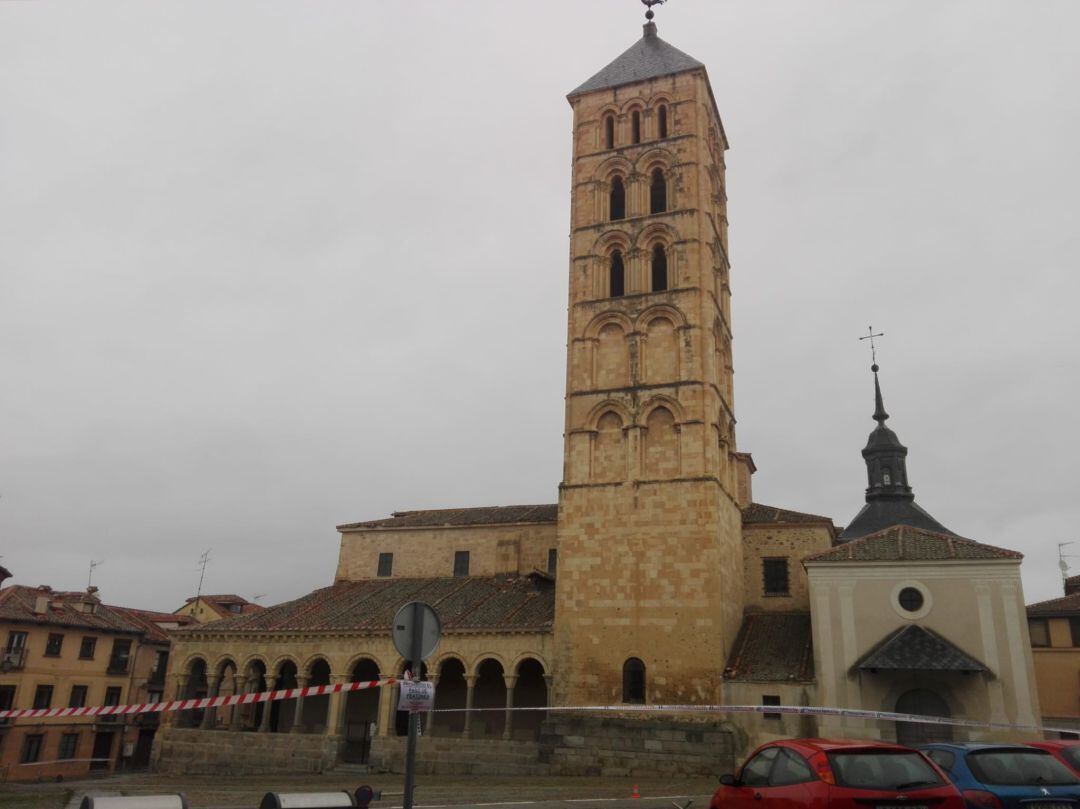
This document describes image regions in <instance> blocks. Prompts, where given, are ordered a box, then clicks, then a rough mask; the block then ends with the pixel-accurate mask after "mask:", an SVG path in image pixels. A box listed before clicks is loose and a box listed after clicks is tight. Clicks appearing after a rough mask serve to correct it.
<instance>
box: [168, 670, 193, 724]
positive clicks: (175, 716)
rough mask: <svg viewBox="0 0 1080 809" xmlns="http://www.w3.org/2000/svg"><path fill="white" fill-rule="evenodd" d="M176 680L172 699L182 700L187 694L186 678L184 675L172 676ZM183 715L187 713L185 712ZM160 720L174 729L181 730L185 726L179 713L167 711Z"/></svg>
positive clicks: (183, 719)
mask: <svg viewBox="0 0 1080 809" xmlns="http://www.w3.org/2000/svg"><path fill="white" fill-rule="evenodd" d="M173 677H174V678H175V679H176V690H175V691H173V696H172V698H173V699H183V698H184V695H185V694H186V693H187V684H188V676H187V675H186V674H174V675H173ZM184 713H187V712H186V711H185V712H184ZM162 719H163V720H164V722H165V724H167V725H173V726H174V727H178V728H182V727H185V726H186V722H185V718H184V717H182V716H181V713H180V712H179V711H168V712H167V713H164V714H163V715H162Z"/></svg>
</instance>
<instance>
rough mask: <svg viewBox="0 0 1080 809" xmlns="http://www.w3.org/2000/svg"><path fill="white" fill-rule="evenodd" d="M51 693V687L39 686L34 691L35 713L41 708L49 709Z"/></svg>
mask: <svg viewBox="0 0 1080 809" xmlns="http://www.w3.org/2000/svg"><path fill="white" fill-rule="evenodd" d="M52 692H53V687H52V686H51V685H39V686H38V687H37V688H36V689H34V710H36V711H37V710H41V709H42V708H51V707H52Z"/></svg>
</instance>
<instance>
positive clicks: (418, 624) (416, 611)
mask: <svg viewBox="0 0 1080 809" xmlns="http://www.w3.org/2000/svg"><path fill="white" fill-rule="evenodd" d="M412 623H413V635H412V653H411V654H410V655H409V657H410V658H411V660H410V661H409V662H410V665H412V678H413V679H414V680H419V679H420V675H421V673H422V672H423V669H424V662H423V661H422V660H421V659H420V658H421V657H423V654H424V607H423V605H422V604H421V603H420V602H419V601H418V602H416V603H415V604H413V622H412ZM419 727H420V715H419V714H418V713H415V712H410V713H409V739H408V741H407V742H406V745H405V795H404V799H403V800H402V809H413V787H414V786H415V782H416V736H417V731H418V730H419Z"/></svg>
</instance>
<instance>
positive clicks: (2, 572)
mask: <svg viewBox="0 0 1080 809" xmlns="http://www.w3.org/2000/svg"><path fill="white" fill-rule="evenodd" d="M10 578H11V571H10V570H8V569H7V568H6V567H4V566H3V565H0V587H2V586H3V584H4V581H5V580H7V579H10Z"/></svg>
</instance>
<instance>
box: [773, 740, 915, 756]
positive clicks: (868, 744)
mask: <svg viewBox="0 0 1080 809" xmlns="http://www.w3.org/2000/svg"><path fill="white" fill-rule="evenodd" d="M780 744H785V745H787V744H790V745H795V746H799V747H804V748H807V749H809V750H815V751H819V752H822V753H832V752H835V751H837V750H866V749H867V748H871V749H874V750H904V751H907V750H910V749H911V748H909V747H904V746H902V745H899V744H892V743H891V742H879V741H874V740H872V739H784V740H783V741H782V742H780Z"/></svg>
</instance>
